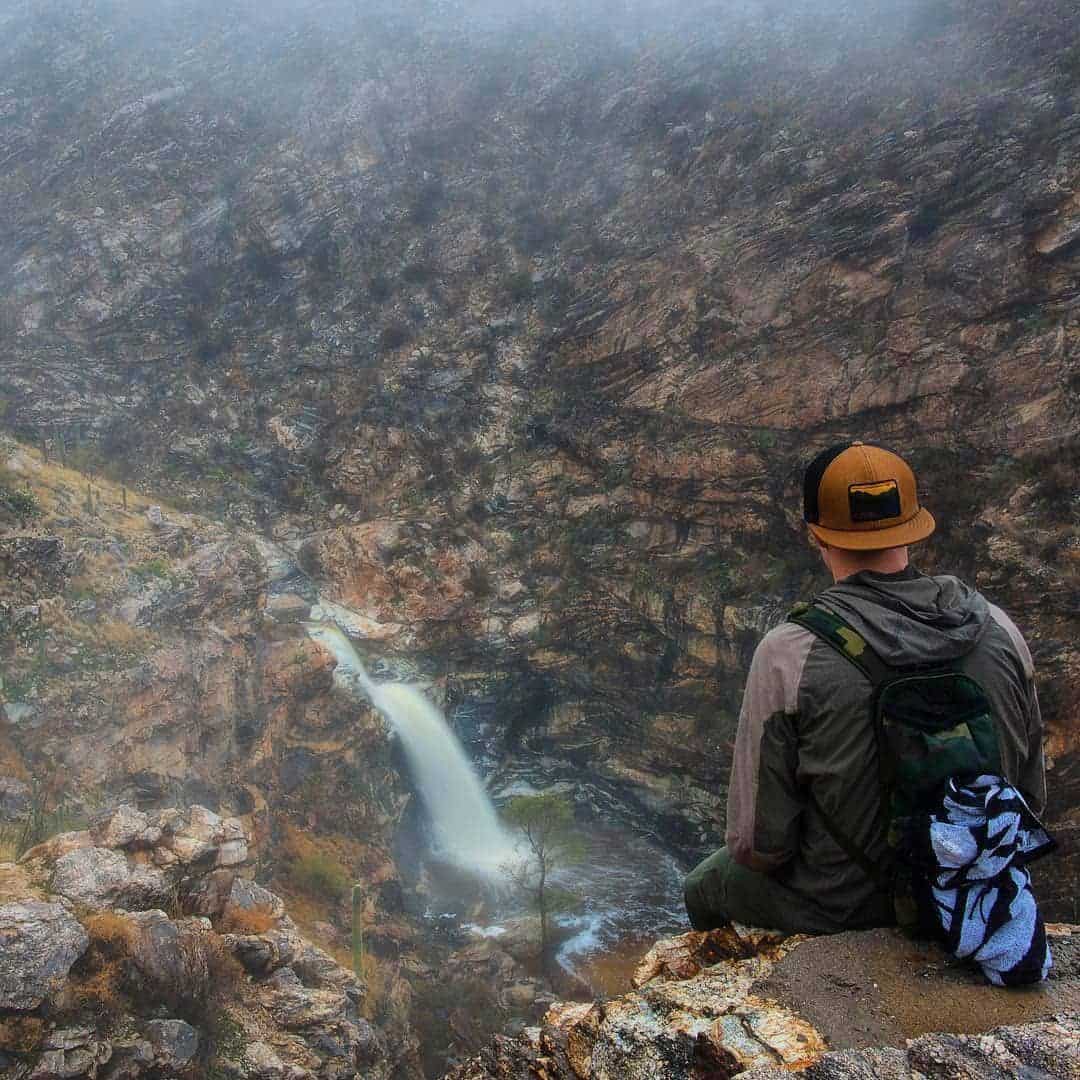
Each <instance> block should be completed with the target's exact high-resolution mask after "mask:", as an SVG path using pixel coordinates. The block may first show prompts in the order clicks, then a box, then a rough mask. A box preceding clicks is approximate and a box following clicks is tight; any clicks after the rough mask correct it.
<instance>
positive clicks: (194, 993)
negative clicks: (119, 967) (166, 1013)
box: [129, 911, 211, 1001]
mask: <svg viewBox="0 0 1080 1080" xmlns="http://www.w3.org/2000/svg"><path fill="white" fill-rule="evenodd" d="M131 923H132V925H133V927H134V933H133V934H132V937H131V943H130V946H129V959H130V961H131V969H132V970H131V974H132V977H133V978H134V980H135V982H136V983H137V984H138V985H139V987H140V989H141V991H142V993H143V994H145V995H147V996H148V997H151V998H162V997H164V998H166V999H169V1000H172V999H179V1000H184V1001H198V1000H199V999H200V998H201V997H202V995H203V994H204V993H205V992H206V990H207V987H208V986H209V983H210V977H211V957H210V954H209V951H208V948H209V946H208V940H209V935H208V934H207V933H206V931H207V930H208V929H209V924H208V923H207V921H206V920H205V919H176V920H173V919H170V918H169V917H168V916H167V915H166V914H165V913H164V912H163V911H141V912H137V913H135V914H133V915H132V916H131Z"/></svg>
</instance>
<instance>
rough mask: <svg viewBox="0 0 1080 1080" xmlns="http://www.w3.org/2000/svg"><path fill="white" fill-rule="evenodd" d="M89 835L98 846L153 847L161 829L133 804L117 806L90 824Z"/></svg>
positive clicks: (159, 837) (158, 838) (159, 836)
mask: <svg viewBox="0 0 1080 1080" xmlns="http://www.w3.org/2000/svg"><path fill="white" fill-rule="evenodd" d="M89 831H90V836H91V838H92V839H93V841H94V843H95V844H96V845H97V846H98V847H105V848H133V847H153V846H154V844H156V843H157V842H158V841H159V840H160V839H161V829H160V828H158V827H157V826H154V825H151V824H150V819H149V818H148V817H147V816H146V814H144V813H142V811H141V810H136V809H135V807H133V806H127V805H125V806H118V807H117V808H116V809H115V810H110V811H109V812H108V813H107V814H105V815H103V816H102V817H100V818H98V820H97V821H95V822H94V824H93V825H91V826H90V830H89Z"/></svg>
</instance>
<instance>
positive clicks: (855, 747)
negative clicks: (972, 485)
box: [686, 442, 1046, 933]
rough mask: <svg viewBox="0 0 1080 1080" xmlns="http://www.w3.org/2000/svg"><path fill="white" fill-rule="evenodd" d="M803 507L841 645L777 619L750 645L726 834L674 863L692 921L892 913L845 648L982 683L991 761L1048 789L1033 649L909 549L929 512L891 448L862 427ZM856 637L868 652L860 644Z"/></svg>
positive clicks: (868, 741) (873, 746)
mask: <svg viewBox="0 0 1080 1080" xmlns="http://www.w3.org/2000/svg"><path fill="white" fill-rule="evenodd" d="M804 517H805V520H806V522H807V527H808V528H809V531H810V534H811V538H812V541H813V543H814V544H816V546H817V547H818V549H819V550H820V553H821V557H822V559H823V560H824V562H825V565H826V566H827V567H828V569H829V571H830V572H831V573H832V576H833V581H834V584H833V585H832V586H831V587H830V588H828V589H826V590H825V591H824V592H823V593H821V594H820V595H819V596H818V597H816V598H815V602H814V606H815V608H816V609H818V611H819V613H820V612H822V611H823V612H824V613H825V615H824V618H825V619H826V620H832V626H833V632H834V634H836V633H837V628H839V630H838V637H839V643H840V645H841V646H843V645H844V643H845V642H847V644H848V645H850V646H851V647H850V652H849V655H848V656H845V655H844V650H843V648H839V649H838V648H837V647H835V646H836V644H837V642H836V641H834V642H833V643H832V644H830V642H829V641H828V640H826V638H825V637H823V636H822V635H821V634H820V633H816V632H813V631H812V630H811V629H808V628H807V627H806V626H804V625H801V624H800V623H799V622H797V621H788V622H785V623H783V624H782V625H780V626H778V627H776V629H774V630H772V631H771V632H770V633H768V634H767V635H766V636H765V638H764V640H762V642H761V643H760V645H759V646H758V648H757V651H756V652H755V654H754V659H753V663H752V665H751V668H750V674H749V678H748V680H747V684H746V691H745V694H744V697H743V704H742V712H741V715H740V717H739V728H738V734H737V736H736V742H735V754H734V761H733V764H732V772H731V781H730V786H729V789H728V804H727V834H726V847H724V848H721V849H720V850H719V851H718V852H716V853H715V854H714V855H712V856H710V857H709V858H707V859H706V860H705V861H704V862H702V863H701V864H700V865H699V866H697V867H696V868H695V869H694V870H693V871H692V872H691V873H690V874H689V876H688V877H687V879H686V908H687V912H688V913H689V916H690V922H691V924H692V925H693V926H694V928H695V929H698V930H706V929H712V928H714V927H717V926H721V925H724V924H726V923H727V922H729V921H735V922H740V923H748V924H751V925H756V926H766V927H774V928H776V929H780V930H785V931H789V932H804V933H835V932H839V931H842V930H853V929H863V928H868V927H872V926H882V925H888V924H891V923H893V922H895V921H896V918H895V915H894V909H893V900H892V896H891V892H890V889H889V886H888V884H887V882H884V881H883V879H882V877H880V876H878V875H875V874H874V872H873V868H874V867H875V866H877V865H883V861H884V859H885V856H886V855H887V853H888V847H889V845H888V841H887V836H886V833H887V829H888V824H889V820H888V814H887V813H886V812H884V811H883V806H882V802H883V799H882V791H883V788H882V783H881V776H880V774H879V763H880V759H879V752H878V737H879V734H878V733H877V731H876V728H877V724H876V723H875V714H874V712H873V710H872V708H871V704H872V698H873V695H874V689H875V684H874V682H873V680H872V679H871V678H868V677H867V676H866V675H865V674H863V673H862V672H861V671H860V670H859V669H858V666H857V665H856V663H855V662H854V661H858V660H860V659H861V660H863V661H865V660H866V658H867V657H870V658H874V662H875V663H882V662H883V664H882V666H883V667H885V668H886V669H888V670H893V669H905V670H911V669H915V668H918V667H921V668H922V669H923V670H927V669H935V668H936V669H938V670H941V669H949V670H952V671H955V672H959V673H962V674H963V675H965V676H967V677H969V678H970V679H971V680H973V681H974V683H976V684H977V685H978V687H980V688H981V690H982V692H983V695H984V697H985V699H986V700H987V701H988V703H989V705H990V711H991V712H992V714H993V718H994V722H995V724H996V728H997V732H998V735H997V742H998V746H997V753H996V754H995V758H996V759H998V760H999V764H1000V773H1001V775H1002V776H1004V777H1005V779H1006V780H1007V781H1008V782H1009V783H1010V784H1011V785H1013V786H1014V787H1015V788H1016V789H1018V790H1019V792H1020V793H1021V794H1022V796H1023V797H1024V798H1025V799H1026V800H1027V803H1028V805H1029V806H1030V808H1031V810H1032V811H1033V812H1034V813H1035V814H1040V813H1041V812H1042V810H1043V807H1044V804H1045V801H1046V778H1045V775H1044V767H1043V751H1042V720H1041V717H1040V714H1039V703H1038V698H1037V697H1036V693H1035V684H1034V669H1033V666H1032V661H1031V654H1030V652H1029V651H1028V648H1027V645H1026V644H1025V643H1024V639H1023V637H1022V636H1021V635H1020V632H1019V631H1018V630H1017V628H1016V627H1015V626H1014V625H1013V623H1012V621H1011V620H1010V619H1009V617H1008V616H1007V615H1006V614H1005V613H1004V612H1003V611H1001V610H1000V609H999V608H997V607H994V606H993V605H992V604H990V603H988V602H987V601H986V600H985V599H984V598H983V597H982V596H981V595H980V594H979V593H978V592H976V591H975V590H974V589H972V588H969V587H968V586H967V585H965V584H964V583H963V582H961V581H959V580H957V579H956V578H954V577H949V576H944V575H942V576H935V577H929V576H927V575H925V574H922V573H920V572H919V571H917V570H915V569H914V568H913V567H912V566H911V565H909V563H908V545H909V544H914V543H916V542H918V541H920V540H924V539H926V537H928V536H929V535H930V534H931V533H932V532H933V530H934V519H933V518H932V517H931V516H930V514H929V513H928V512H927V511H926V510H925V509H922V508H921V507H920V506H919V501H918V494H917V490H916V484H915V476H914V474H913V473H912V471H911V469H910V468H909V467H908V465H907V464H906V463H905V462H904V461H903V460H902V459H901V458H899V457H898V456H897V455H895V454H893V453H891V452H889V451H888V450H884V449H882V448H880V447H876V446H870V445H864V444H862V443H859V442H853V443H844V444H841V445H839V446H834V447H831V448H830V449H828V450H826V451H824V452H823V453H822V454H819V455H818V457H816V458H815V459H814V461H813V462H812V463H811V464H810V466H809V468H808V469H807V471H806V476H805V482H804ZM864 652H865V653H866V657H861V656H860V654H862V653H864Z"/></svg>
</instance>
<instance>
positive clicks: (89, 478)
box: [11, 443, 189, 537]
mask: <svg viewBox="0 0 1080 1080" xmlns="http://www.w3.org/2000/svg"><path fill="white" fill-rule="evenodd" d="M11 445H14V446H15V447H16V448H17V450H18V454H19V456H20V457H21V458H22V459H23V460H24V461H25V462H27V466H26V468H25V471H20V472H19V473H18V474H17V475H16V474H14V473H12V483H14V484H17V485H18V486H19V487H20V488H21V487H24V486H25V485H26V483H27V482H29V485H30V490H31V491H32V493H33V495H34V497H35V499H36V500H37V503H38V506H39V507H40V509H41V517H40V519H39V520H38V522H37V524H38V525H39V526H41V527H44V528H48V527H49V526H50V525H51V524H52V523H53V522H54V521H55V519H56V518H58V517H65V518H70V517H76V518H79V519H81V520H83V521H91V522H95V523H98V524H101V525H105V526H107V527H108V528H109V530H110V531H111V532H113V533H115V534H119V535H120V536H124V537H135V536H142V535H145V534H147V533H150V532H151V531H152V527H151V525H150V524H149V522H147V520H146V516H145V512H146V510H147V508H148V507H150V506H151V505H156V506H160V507H161V508H162V510H163V511H164V512H165V514H166V515H167V516H168V517H170V518H172V519H173V520H174V521H184V522H188V521H189V518H188V515H187V514H184V513H182V512H181V511H179V510H177V509H176V508H175V507H172V506H169V505H168V504H166V503H164V502H162V500H161V499H159V498H157V497H154V498H152V499H151V498H148V497H147V496H145V495H142V494H139V493H137V492H135V491H133V490H132V489H130V488H129V489H128V492H127V510H126V511H125V510H124V505H123V503H124V487H123V485H122V484H116V483H114V482H113V481H111V480H107V479H105V478H104V477H101V476H96V475H91V474H87V473H83V472H80V471H78V470H77V469H70V468H67V467H66V466H64V465H62V464H60V462H58V461H55V460H52V459H50V460H49V461H45V460H44V459H43V458H42V455H41V451H40V450H37V449H31V448H30V447H28V446H26V445H23V444H19V443H13V444H11ZM88 486H89V488H90V501H89V502H88V500H87V487H88ZM91 503H92V509H91Z"/></svg>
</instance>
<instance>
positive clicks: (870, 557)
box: [828, 547, 908, 582]
mask: <svg viewBox="0 0 1080 1080" xmlns="http://www.w3.org/2000/svg"><path fill="white" fill-rule="evenodd" d="M828 563H829V569H830V570H831V571H832V576H833V581H834V582H836V581H843V580H844V579H845V578H849V577H851V576H852V574H858V573H861V572H862V571H863V570H869V571H871V572H872V573H875V574H898V573H900V571H901V570H906V569H907V566H908V549H907V548H906V547H897V548H888V549H886V550H885V551H844V550H843V549H842V548H835V547H831V548H829V560H828Z"/></svg>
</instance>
